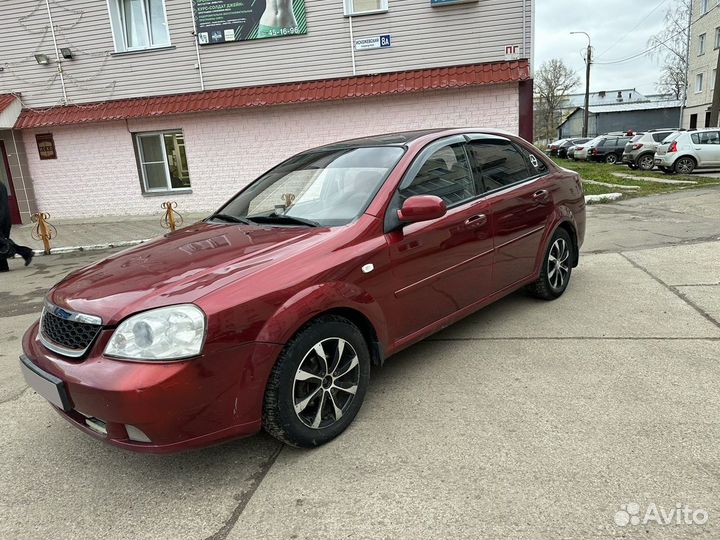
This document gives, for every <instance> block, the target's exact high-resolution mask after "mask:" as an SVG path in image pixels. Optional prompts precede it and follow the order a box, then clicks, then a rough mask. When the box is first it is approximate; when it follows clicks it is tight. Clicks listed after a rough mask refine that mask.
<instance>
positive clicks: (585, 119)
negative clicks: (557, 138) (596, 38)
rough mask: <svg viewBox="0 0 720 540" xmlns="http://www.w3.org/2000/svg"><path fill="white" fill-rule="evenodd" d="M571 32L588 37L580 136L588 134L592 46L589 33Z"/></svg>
mask: <svg viewBox="0 0 720 540" xmlns="http://www.w3.org/2000/svg"><path fill="white" fill-rule="evenodd" d="M570 33H571V34H585V36H586V37H587V39H588V46H587V53H586V54H585V111H584V113H583V132H582V136H583V137H587V136H588V109H589V108H590V64H592V48H591V47H590V34H588V33H587V32H570Z"/></svg>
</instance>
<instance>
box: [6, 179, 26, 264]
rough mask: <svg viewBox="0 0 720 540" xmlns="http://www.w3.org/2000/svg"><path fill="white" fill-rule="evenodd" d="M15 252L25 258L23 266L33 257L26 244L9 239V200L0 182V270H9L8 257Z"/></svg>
mask: <svg viewBox="0 0 720 540" xmlns="http://www.w3.org/2000/svg"><path fill="white" fill-rule="evenodd" d="M15 254H17V255H20V256H21V257H22V258H23V259H25V266H27V265H28V264H30V261H32V258H33V250H32V249H30V248H29V247H26V246H18V245H17V244H16V243H15V242H13V241H12V240H10V201H9V199H8V190H7V187H5V184H3V183H2V182H0V272H9V271H10V267H9V266H8V259H9V258H10V257H13V256H14V255H15Z"/></svg>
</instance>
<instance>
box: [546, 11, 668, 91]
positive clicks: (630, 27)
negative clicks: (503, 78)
mask: <svg viewBox="0 0 720 540" xmlns="http://www.w3.org/2000/svg"><path fill="white" fill-rule="evenodd" d="M674 4H675V2H674V0H602V2H598V1H592V2H589V1H587V0H574V1H568V0H535V16H536V19H535V44H536V46H535V69H537V68H539V67H540V65H541V64H542V63H543V62H544V61H546V60H549V59H551V58H561V59H562V60H563V61H564V62H565V63H566V64H567V65H569V66H570V67H571V68H573V69H574V70H576V71H577V73H578V75H579V76H580V78H581V82H580V84H579V85H578V86H577V88H576V89H575V90H574V92H573V93H582V92H584V91H585V61H584V59H583V58H584V57H583V56H582V55H583V54H584V49H585V47H587V38H586V37H585V36H584V35H582V34H580V35H570V32H572V31H583V32H587V33H588V34H590V38H591V40H592V47H593V51H594V55H595V60H596V61H598V62H602V61H612V60H620V59H623V58H627V57H628V56H632V55H633V54H637V53H639V52H642V51H644V50H645V49H647V48H648V47H647V40H648V38H649V37H650V36H651V35H652V34H655V33H656V32H658V31H659V30H661V29H662V28H663V19H664V17H665V13H666V12H667V10H668V8H669V7H671V6H674ZM653 10H654V11H653ZM660 69H661V67H660V63H659V60H658V59H657V58H650V57H649V56H648V55H645V56H642V57H640V58H637V59H634V60H631V61H629V62H624V63H619V64H611V65H602V64H600V63H598V64H593V66H592V69H591V74H590V90H591V91H593V92H597V91H600V90H619V89H622V88H635V89H637V90H638V91H639V92H642V93H643V94H652V93H656V92H657V88H656V86H657V84H656V83H657V79H658V78H659V75H660Z"/></svg>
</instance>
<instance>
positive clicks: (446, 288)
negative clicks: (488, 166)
mask: <svg viewBox="0 0 720 540" xmlns="http://www.w3.org/2000/svg"><path fill="white" fill-rule="evenodd" d="M413 195H435V196H438V197H440V198H441V199H443V201H445V204H446V205H447V206H448V212H447V214H446V215H445V216H444V217H442V218H440V219H436V220H432V221H426V222H422V223H412V224H408V225H405V226H404V227H402V228H400V229H397V228H395V230H393V231H392V232H390V233H388V234H387V235H386V239H387V243H388V246H389V250H390V258H391V262H392V267H393V280H394V283H393V290H394V296H395V309H394V313H393V328H394V332H395V333H396V335H395V336H394V338H395V339H401V338H403V337H406V336H409V335H410V334H413V333H415V332H417V331H418V330H421V329H422V328H424V327H425V326H428V325H430V324H432V323H434V322H436V321H438V320H440V319H442V318H443V317H446V316H448V315H451V314H452V313H454V312H456V311H458V310H460V309H462V308H464V307H466V306H468V305H470V304H472V303H474V302H477V301H478V300H480V299H482V298H484V297H486V296H488V295H489V294H490V291H491V274H492V256H493V239H492V233H491V230H492V229H491V224H490V212H489V203H488V202H487V201H486V200H485V199H483V198H482V190H479V189H478V185H477V183H476V182H475V179H474V177H473V173H472V171H471V168H470V163H469V158H468V155H467V150H466V147H465V138H464V137H462V136H456V137H451V138H450V139H445V140H442V141H438V142H435V143H433V144H431V145H429V146H428V147H427V148H426V149H425V150H423V152H421V153H420V155H419V156H418V158H417V159H416V160H415V162H414V163H413V164H412V165H411V166H410V168H409V169H408V172H407V174H406V175H405V178H404V179H403V181H402V182H401V184H400V187H399V189H398V191H397V193H396V195H395V197H396V201H395V202H394V204H392V205H391V207H390V209H389V213H392V212H396V211H397V208H399V207H400V206H401V205H402V202H403V201H404V200H406V199H407V198H408V197H412V196H413ZM387 219H388V220H390V219H392V215H390V216H389V217H388V218H387Z"/></svg>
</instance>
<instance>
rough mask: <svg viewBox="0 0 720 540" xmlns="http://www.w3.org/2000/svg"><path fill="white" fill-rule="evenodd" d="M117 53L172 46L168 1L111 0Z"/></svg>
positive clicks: (109, 0) (111, 19)
mask: <svg viewBox="0 0 720 540" xmlns="http://www.w3.org/2000/svg"><path fill="white" fill-rule="evenodd" d="M108 5H109V6H110V21H111V26H112V31H113V38H114V40H115V50H116V51H117V52H126V51H142V50H145V49H153V48H156V47H167V46H169V45H170V32H169V31H168V24H167V15H166V14H165V0H108Z"/></svg>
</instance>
